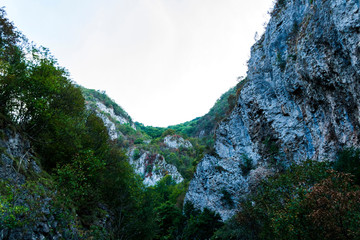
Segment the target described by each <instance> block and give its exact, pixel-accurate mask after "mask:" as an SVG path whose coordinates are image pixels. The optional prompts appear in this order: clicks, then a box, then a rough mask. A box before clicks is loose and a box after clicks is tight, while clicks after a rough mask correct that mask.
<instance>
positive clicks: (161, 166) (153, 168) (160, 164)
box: [128, 148, 184, 186]
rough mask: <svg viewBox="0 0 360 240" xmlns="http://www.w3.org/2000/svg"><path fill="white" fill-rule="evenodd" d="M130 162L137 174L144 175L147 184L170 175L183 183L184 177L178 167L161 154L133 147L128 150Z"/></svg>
mask: <svg viewBox="0 0 360 240" xmlns="http://www.w3.org/2000/svg"><path fill="white" fill-rule="evenodd" d="M128 156H129V162H130V164H131V165H132V166H133V167H134V170H135V172H136V173H137V174H139V175H140V176H142V178H143V179H144V180H143V182H144V184H145V185H146V186H154V185H155V184H156V183H157V182H158V181H160V180H161V179H162V178H163V177H165V176H167V175H170V176H171V177H172V179H173V180H174V181H175V182H176V183H181V182H182V181H184V178H183V177H182V176H181V174H180V173H179V172H178V170H177V168H176V167H175V166H174V165H172V164H169V163H167V162H166V161H165V158H164V157H163V156H162V155H160V154H152V153H150V152H148V151H145V152H140V150H138V149H136V148H133V149H131V150H130V151H129V152H128Z"/></svg>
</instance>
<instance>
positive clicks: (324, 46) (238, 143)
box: [185, 0, 360, 220]
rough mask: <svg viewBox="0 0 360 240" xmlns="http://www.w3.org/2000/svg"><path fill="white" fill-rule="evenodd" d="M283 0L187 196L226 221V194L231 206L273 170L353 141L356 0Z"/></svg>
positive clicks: (358, 62)
mask: <svg viewBox="0 0 360 240" xmlns="http://www.w3.org/2000/svg"><path fill="white" fill-rule="evenodd" d="M285 2H286V5H285V6H284V7H282V8H279V9H275V10H274V11H273V13H272V18H271V20H270V22H269V24H268V26H267V29H266V32H265V33H264V35H263V36H262V38H261V39H260V40H259V41H258V42H257V43H256V44H255V45H254V46H253V47H252V49H251V58H250V60H249V65H248V68H249V69H248V78H247V80H245V81H246V82H244V85H243V87H242V89H241V90H240V94H239V95H238V101H237V106H236V107H235V108H234V110H233V112H232V113H231V115H230V116H229V117H228V118H227V119H226V120H225V121H223V122H222V123H220V126H219V127H218V129H217V131H216V142H215V150H216V153H215V154H214V155H215V156H205V157H204V159H203V160H202V162H201V163H200V164H199V165H198V168H197V171H196V174H195V176H194V179H193V180H192V181H191V183H190V186H189V190H188V192H187V194H186V198H185V201H191V202H193V203H194V205H195V207H198V208H204V207H208V208H210V209H212V210H215V211H217V212H219V213H220V215H221V217H222V218H223V219H224V220H226V219H228V218H229V217H231V216H232V215H233V214H234V213H235V210H236V204H233V206H228V205H225V204H224V203H223V202H222V196H223V192H224V191H227V192H229V193H230V194H231V196H232V198H233V201H234V203H236V202H237V201H238V200H239V199H240V198H242V197H246V193H248V192H249V191H250V190H251V189H252V188H255V187H256V183H257V182H258V181H259V179H261V178H262V177H263V176H266V175H268V174H269V173H271V172H276V171H278V170H279V168H283V167H287V166H288V165H290V164H292V163H296V162H301V161H303V160H305V159H308V158H310V159H314V160H319V161H321V160H324V159H330V160H331V159H333V158H334V156H335V155H336V153H337V151H338V150H339V149H341V148H343V147H345V146H359V129H360V127H359V124H360V115H359V106H360V101H359V100H358V99H359V94H360V82H359V81H360V12H359V2H358V1H356V0H348V1H343V0H325V1H312V4H310V1H307V0H306V1H305V0H293V1H285ZM249 162H250V164H249ZM249 165H250V169H251V170H247V171H245V170H246V166H249ZM220 166H221V168H220ZM220 169H222V170H220Z"/></svg>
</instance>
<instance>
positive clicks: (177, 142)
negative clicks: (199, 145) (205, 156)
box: [164, 135, 193, 149]
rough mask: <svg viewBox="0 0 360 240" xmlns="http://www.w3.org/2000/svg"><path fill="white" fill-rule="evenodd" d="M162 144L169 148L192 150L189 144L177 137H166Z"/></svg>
mask: <svg viewBox="0 0 360 240" xmlns="http://www.w3.org/2000/svg"><path fill="white" fill-rule="evenodd" d="M164 143H165V145H166V146H167V147H169V148H174V149H179V148H180V147H183V148H192V147H193V146H192V144H191V142H189V141H187V140H185V139H183V138H182V137H180V136H177V135H172V136H171V135H168V136H166V137H165V138H164Z"/></svg>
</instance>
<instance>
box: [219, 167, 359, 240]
mask: <svg viewBox="0 0 360 240" xmlns="http://www.w3.org/2000/svg"><path fill="white" fill-rule="evenodd" d="M359 197H360V188H359V186H357V185H356V184H354V181H353V179H352V176H351V175H350V174H347V173H343V172H337V171H334V170H333V169H332V168H331V164H330V163H328V162H313V161H306V162H304V163H302V164H300V165H294V166H292V167H290V169H288V170H287V171H285V172H284V173H282V174H276V175H274V176H272V177H269V178H268V179H265V180H263V181H262V182H261V183H260V184H259V186H258V187H257V189H256V192H254V193H252V194H251V195H250V196H249V197H248V198H247V199H245V200H243V201H242V203H241V204H240V209H241V211H240V212H239V213H238V214H237V215H236V216H235V217H234V218H233V219H231V220H229V221H228V222H227V223H226V224H225V226H224V227H223V228H221V229H220V230H218V231H217V232H216V233H215V235H214V238H215V239H225V238H226V239H358V238H359V237H360V235H359V234H360V229H359V223H360V198H359Z"/></svg>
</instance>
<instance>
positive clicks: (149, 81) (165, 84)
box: [0, 0, 273, 127]
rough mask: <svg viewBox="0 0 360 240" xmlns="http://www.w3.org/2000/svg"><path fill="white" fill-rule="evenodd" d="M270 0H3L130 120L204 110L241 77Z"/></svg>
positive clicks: (177, 118)
mask: <svg viewBox="0 0 360 240" xmlns="http://www.w3.org/2000/svg"><path fill="white" fill-rule="evenodd" d="M272 2H273V1H272V0H251V1H245V0H103V1H99V0H31V1H29V0H0V6H5V10H6V12H7V15H8V18H9V19H10V20H11V21H13V22H14V24H15V25H16V26H17V28H18V29H19V30H20V31H21V32H22V33H23V34H25V36H26V37H27V38H28V39H29V40H30V41H33V42H34V43H36V44H38V45H42V46H44V47H47V48H49V49H50V51H51V52H52V54H53V55H54V56H55V57H56V58H57V59H58V61H59V64H60V65H61V66H63V67H65V68H66V69H68V70H69V72H70V75H71V78H72V80H73V81H74V82H75V83H77V84H80V85H82V86H84V87H86V88H91V89H96V90H102V91H105V92H106V93H107V94H108V95H109V96H110V98H112V99H114V100H115V102H116V103H118V104H119V105H120V106H121V107H122V108H124V110H125V111H126V112H128V113H129V115H130V116H131V117H132V119H133V120H134V121H138V122H141V123H143V124H145V125H151V126H161V127H166V126H169V125H174V124H179V123H182V122H185V121H190V120H192V119H194V118H196V117H200V116H202V115H204V114H206V113H207V112H208V111H209V109H210V108H211V107H212V106H213V104H214V103H215V102H216V100H217V99H218V98H219V97H220V96H221V94H223V93H224V92H226V91H227V90H229V89H230V88H231V87H233V86H235V85H236V84H237V78H238V77H239V76H245V75H246V71H247V66H246V62H247V60H248V59H249V57H250V47H251V46H252V45H253V44H254V43H255V38H256V37H255V33H256V32H257V33H258V35H259V36H261V34H262V33H263V31H264V28H265V26H266V23H267V21H268V19H269V14H268V11H269V10H270V8H271V7H272V5H273V3H272Z"/></svg>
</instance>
